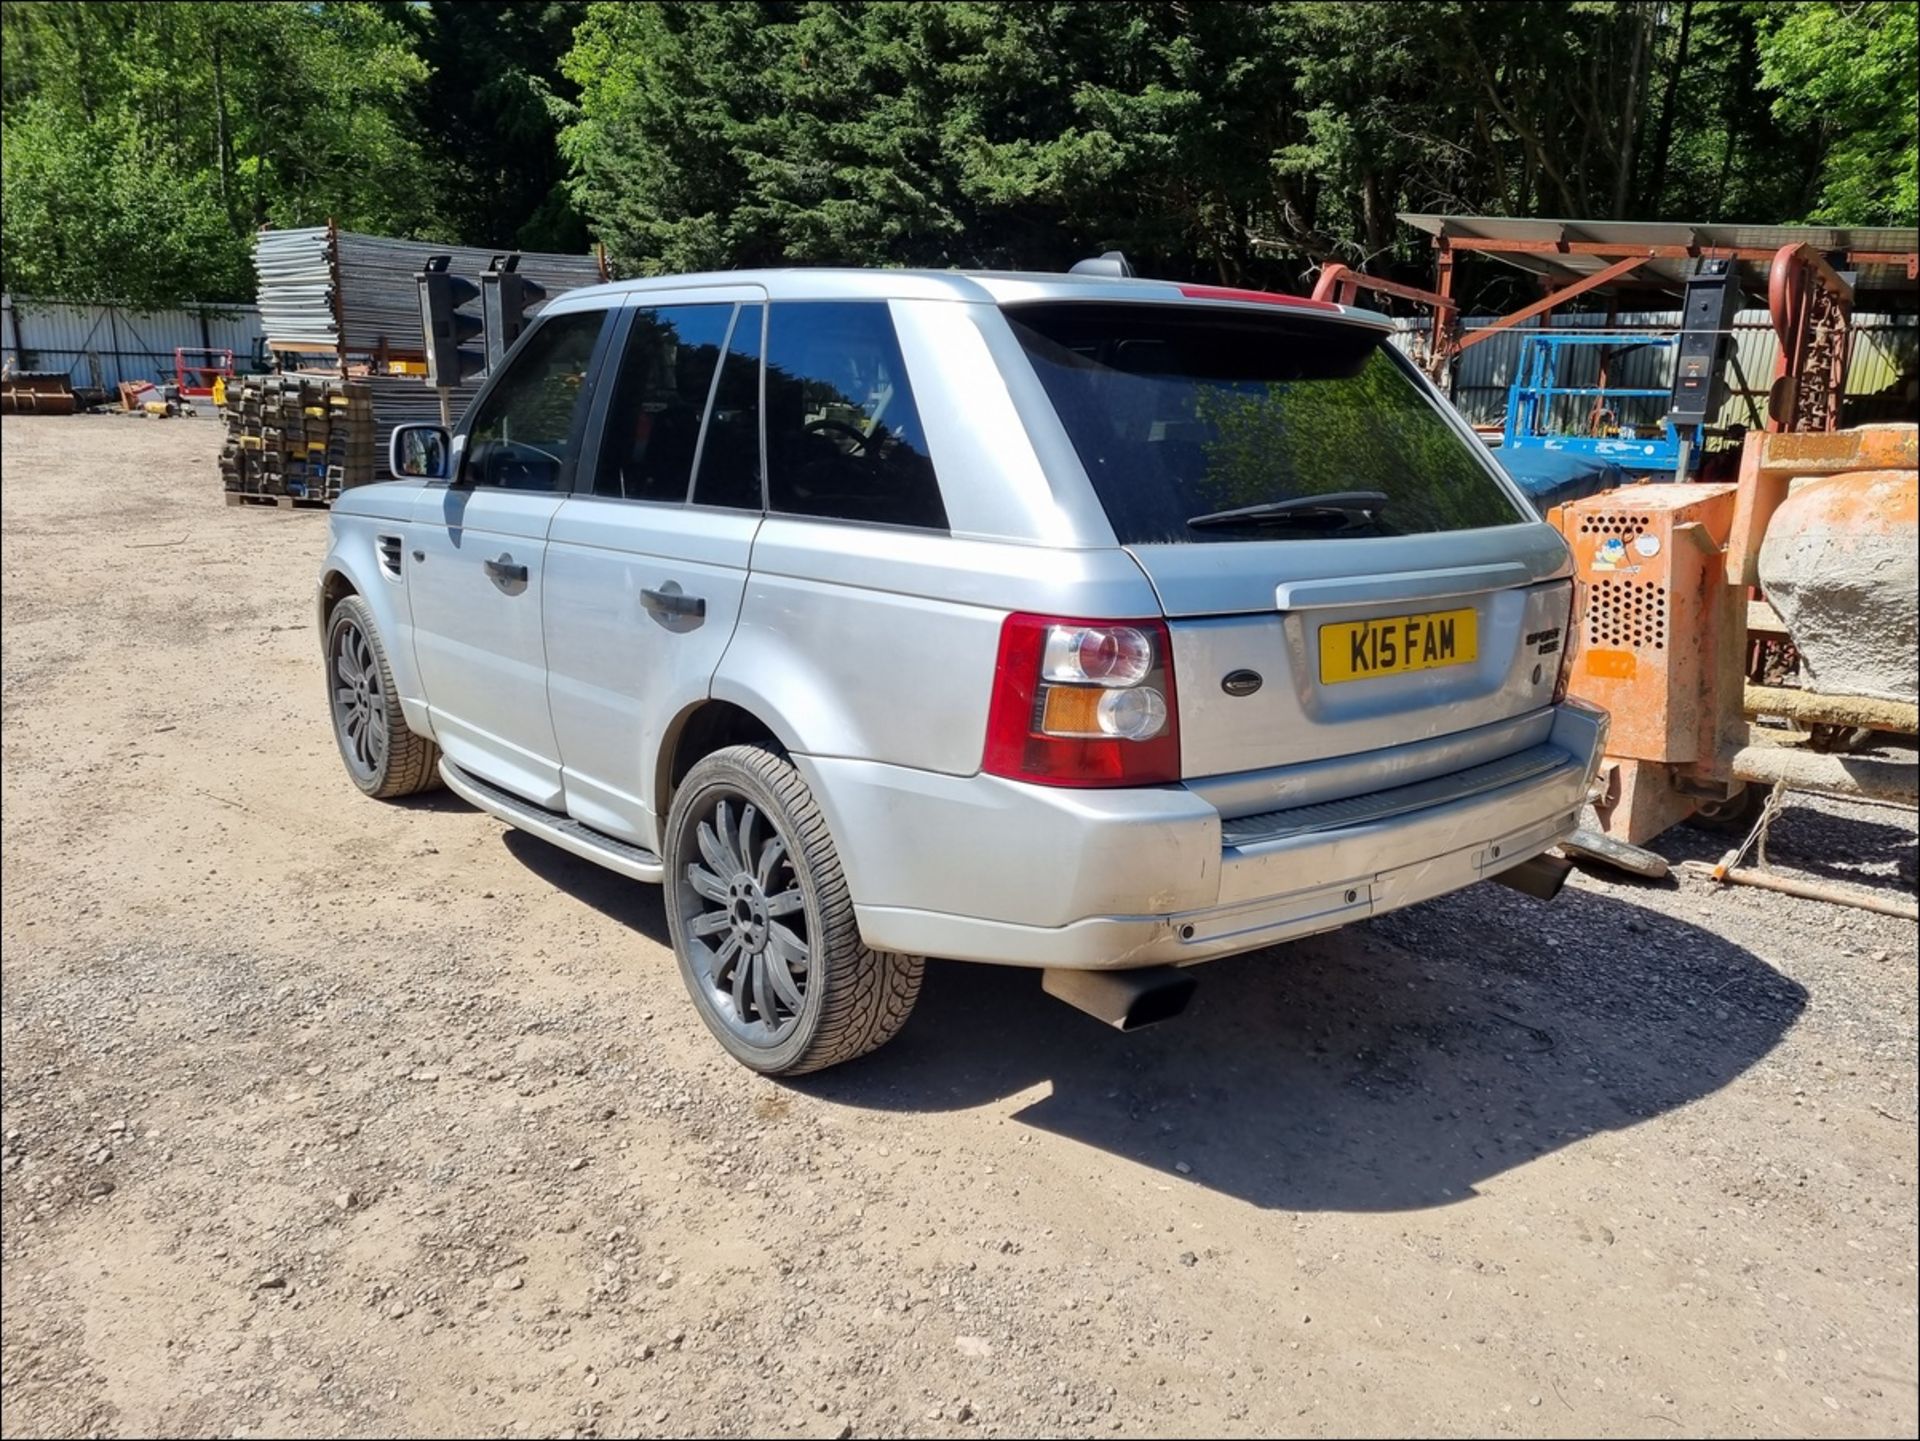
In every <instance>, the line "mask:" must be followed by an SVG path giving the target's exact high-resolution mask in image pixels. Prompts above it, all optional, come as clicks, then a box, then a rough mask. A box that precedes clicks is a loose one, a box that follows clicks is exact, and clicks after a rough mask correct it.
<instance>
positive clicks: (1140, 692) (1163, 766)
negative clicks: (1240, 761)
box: [981, 614, 1180, 786]
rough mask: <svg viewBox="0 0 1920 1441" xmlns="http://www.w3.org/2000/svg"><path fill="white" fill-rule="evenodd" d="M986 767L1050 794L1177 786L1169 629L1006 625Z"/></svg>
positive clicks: (1070, 623)
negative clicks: (1054, 789)
mask: <svg viewBox="0 0 1920 1441" xmlns="http://www.w3.org/2000/svg"><path fill="white" fill-rule="evenodd" d="M981 768H982V769H983V770H985V771H986V772H987V773H988V774H989V775H996V776H1005V777H1007V778H1008V779H1009V780H1018V781H1032V782H1034V783H1035V784H1038V785H1047V786H1152V785H1166V784H1169V783H1170V782H1173V781H1177V780H1179V779H1180V710H1179V704H1178V698H1177V697H1176V695H1175V694H1174V689H1173V646H1172V643H1171V637H1170V636H1169V635H1168V633H1167V625H1166V622H1165V621H1163V620H1160V619H1159V618H1157V617H1156V618H1154V619H1152V620H1073V619H1069V618H1066V617H1062V616H1049V615H1018V614H1016V615H1010V616H1008V617H1007V619H1006V622H1005V624H1003V625H1002V626H1001V628H1000V658H999V662H998V664H997V665H996V666H995V667H994V677H993V703H992V705H991V707H990V708H989V709H988V712H987V745H986V751H985V754H984V756H983V757H982V759H981Z"/></svg>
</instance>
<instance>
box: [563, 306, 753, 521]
mask: <svg viewBox="0 0 1920 1441" xmlns="http://www.w3.org/2000/svg"><path fill="white" fill-rule="evenodd" d="M732 319H733V307H732V306H731V305H672V306H663V307H661V308H660V309H657V310H641V311H638V312H636V313H635V315H634V317H633V329H632V330H631V331H630V332H629V333H628V336H627V348H626V353H625V354H624V355H623V356H621V358H620V374H619V379H618V380H617V381H616V383H615V386H614V392H613V405H612V408H611V409H610V410H609V411H608V412H607V429H606V434H605V435H604V436H603V437H602V439H601V442H600V467H599V469H598V471H597V472H596V473H595V475H594V478H593V493H594V494H595V495H609V496H617V497H619V498H621V499H624V500H666V501H676V502H678V501H684V500H685V499H686V498H687V487H688V485H689V484H690V483H691V482H692V480H693V457H694V451H695V449H696V448H697V447H698V445H699V443H700V421H701V418H702V417H703V416H704V415H705V414H706V413H707V395H708V393H709V392H710V391H711V390H712V388H713V371H714V367H715V366H716V365H717V364H718V363H719V360H720V347H721V346H722V345H723V344H724V343H725V342H726V338H727V326H728V323H729V322H730V321H732Z"/></svg>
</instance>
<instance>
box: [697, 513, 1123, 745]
mask: <svg viewBox="0 0 1920 1441" xmlns="http://www.w3.org/2000/svg"><path fill="white" fill-rule="evenodd" d="M942 479H943V482H944V481H945V477H944V475H943V477H942ZM1015 610H1024V611H1037V612H1041V613H1045V614H1053V615H1066V616H1087V617H1096V618H1097V617H1113V618H1121V617H1132V616H1151V615H1156V614H1158V607H1157V605H1156V604H1155V601H1154V594H1153V588H1152V587H1151V586H1149V585H1148V584H1147V581H1146V577H1145V576H1143V575H1142V574H1141V573H1140V569H1139V567H1138V566H1136V565H1135V564H1134V563H1133V561H1132V560H1131V558H1129V557H1128V556H1127V555H1126V553H1125V552H1124V551H1119V550H1086V551H1076V550H1055V549H1052V548H1050V547H1042V546H1032V545H1018V544H1012V543H1007V542H995V541H980V540H966V539H961V538H958V537H954V536H947V535H940V534H936V533H930V532H923V531H911V530H902V529H898V528H894V527H883V526H861V525H849V524H840V523H834V522H823V521H813V520H799V519H793V518H787V517H780V516H770V517H769V518H768V519H767V521H766V522H765V523H764V524H763V525H762V526H761V528H760V532H759V534H758V536H757V537H756V538H755V540H754V547H753V561H752V573H751V574H750V576H749V577H748V580H747V591H746V597H745V599H744V601H743V602H742V605H741V612H740V624H739V627H738V629H737V630H736V631H735V632H734V636H733V642H732V644H731V645H729V646H728V648H727V653H726V656H725V658H724V659H723V660H722V661H721V664H720V669H719V672H718V673H717V674H716V675H715V677H714V683H713V694H714V696H715V698H716V699H720V700H726V701H731V702H733V703H734V704H736V705H740V706H744V707H745V708H747V709H748V710H750V711H752V712H754V713H755V714H756V715H759V716H760V717H761V718H762V719H763V720H765V721H766V722H767V724H769V725H770V726H772V727H773V729H774V731H775V733H776V734H778V735H779V736H780V739H781V740H782V742H783V743H784V744H786V745H787V746H788V747H789V748H790V749H792V750H795V751H799V752H802V753H805V754H811V755H821V756H844V757H850V758H853V759H858V760H871V761H881V762H885V763H888V764H893V765H904V766H913V767H917V768H919V769H922V770H931V771H941V772H945V773H947V774H950V775H971V774H973V773H974V772H976V771H978V770H979V768H980V756H981V751H982V747H983V745H984V742H985V739H986V728H987V708H988V703H989V701H990V700H991V698H992V693H993V673H994V663H995V661H996V659H997V658H998V655H999V646H1000V626H1001V622H1002V621H1003V620H1004V619H1005V618H1006V616H1007V614H1008V612H1010V611H1015Z"/></svg>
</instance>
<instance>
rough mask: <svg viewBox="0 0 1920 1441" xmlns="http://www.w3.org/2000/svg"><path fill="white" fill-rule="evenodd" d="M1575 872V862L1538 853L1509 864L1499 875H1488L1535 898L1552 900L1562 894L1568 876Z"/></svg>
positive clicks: (1493, 879)
mask: <svg viewBox="0 0 1920 1441" xmlns="http://www.w3.org/2000/svg"><path fill="white" fill-rule="evenodd" d="M1572 874H1573V862H1572V861H1568V860H1562V859H1561V858H1560V857H1559V856H1549V855H1538V856H1534V857H1532V858H1530V859H1528V860H1524V861H1522V862H1520V864H1519V865H1517V866H1509V867H1508V868H1507V869H1506V870H1504V871H1501V872H1500V873H1499V874H1498V875H1494V876H1488V877H1487V879H1488V880H1490V881H1498V882H1499V883H1500V884H1501V885H1503V886H1510V887H1512V888H1513V889H1514V890H1516V891H1520V892H1523V893H1524V894H1526V895H1529V896H1532V897H1533V898H1534V899H1535V900H1540V901H1550V900H1552V899H1553V898H1554V897H1555V896H1557V895H1559V894H1560V888H1561V887H1562V886H1564V885H1565V884H1566V883H1567V877H1568V876H1570V875H1572Z"/></svg>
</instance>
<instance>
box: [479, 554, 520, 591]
mask: <svg viewBox="0 0 1920 1441" xmlns="http://www.w3.org/2000/svg"><path fill="white" fill-rule="evenodd" d="M485 564H486V567H487V574H488V575H490V576H492V577H493V578H494V579H495V580H497V581H500V582H501V583H502V584H511V583H514V582H518V583H519V584H521V585H525V584H526V583H527V568H526V567H525V566H524V565H515V564H514V563H513V557H512V556H510V555H508V554H507V553H506V552H505V551H502V552H501V553H500V558H499V559H498V560H490V561H487V562H486V563H485Z"/></svg>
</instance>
